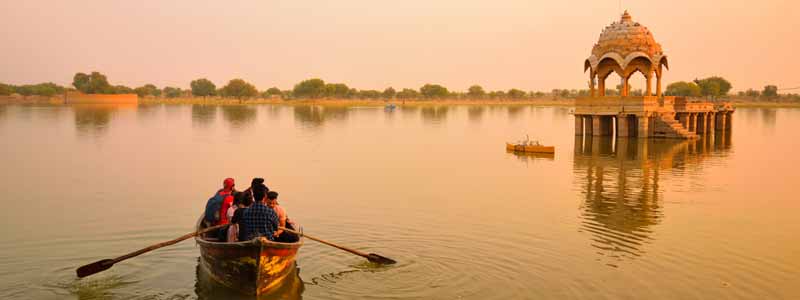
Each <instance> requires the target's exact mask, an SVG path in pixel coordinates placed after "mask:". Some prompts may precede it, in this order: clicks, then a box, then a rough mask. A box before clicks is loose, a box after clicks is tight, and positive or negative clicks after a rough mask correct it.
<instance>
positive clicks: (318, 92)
mask: <svg viewBox="0 0 800 300" xmlns="http://www.w3.org/2000/svg"><path fill="white" fill-rule="evenodd" d="M292 94H294V96H295V97H298V98H311V99H316V98H321V97H322V96H323V95H325V81H323V80H322V79H319V78H312V79H307V80H303V81H301V82H300V83H298V84H296V85H295V86H294V90H292Z"/></svg>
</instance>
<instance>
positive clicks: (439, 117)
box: [422, 106, 450, 124]
mask: <svg viewBox="0 0 800 300" xmlns="http://www.w3.org/2000/svg"><path fill="white" fill-rule="evenodd" d="M449 110H450V107H449V106H426V107H423V108H422V120H423V121H425V122H428V123H432V124H439V123H441V122H442V121H445V120H446V119H447V112H448V111H449Z"/></svg>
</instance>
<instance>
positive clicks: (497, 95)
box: [489, 91, 508, 99]
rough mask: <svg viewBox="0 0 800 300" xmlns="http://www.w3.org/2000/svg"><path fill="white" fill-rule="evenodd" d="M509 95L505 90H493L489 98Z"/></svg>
mask: <svg viewBox="0 0 800 300" xmlns="http://www.w3.org/2000/svg"><path fill="white" fill-rule="evenodd" d="M507 96H508V95H506V92H504V91H491V92H489V99H505V98H506V97H507Z"/></svg>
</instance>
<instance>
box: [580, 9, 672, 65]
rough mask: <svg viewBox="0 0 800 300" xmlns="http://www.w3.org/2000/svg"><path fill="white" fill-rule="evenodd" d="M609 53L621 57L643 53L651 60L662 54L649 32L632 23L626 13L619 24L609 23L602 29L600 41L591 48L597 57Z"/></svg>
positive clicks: (645, 28) (659, 46)
mask: <svg viewBox="0 0 800 300" xmlns="http://www.w3.org/2000/svg"><path fill="white" fill-rule="evenodd" d="M609 52H616V53H617V54H619V55H622V56H627V55H628V54H630V53H633V52H644V53H645V54H647V55H648V56H649V57H651V58H653V57H655V56H656V55H659V54H663V53H662V52H661V45H659V44H658V43H656V40H655V39H654V38H653V34H652V33H650V30H648V29H647V27H644V26H642V25H641V24H639V23H636V22H633V19H632V18H631V15H630V14H628V12H627V11H626V12H625V13H624V14H623V15H622V19H621V20H620V21H619V22H614V23H611V25H608V26H606V28H605V29H603V33H601V34H600V39H599V40H598V41H597V44H595V45H594V48H592V54H594V56H597V57H602V56H603V54H606V53H609Z"/></svg>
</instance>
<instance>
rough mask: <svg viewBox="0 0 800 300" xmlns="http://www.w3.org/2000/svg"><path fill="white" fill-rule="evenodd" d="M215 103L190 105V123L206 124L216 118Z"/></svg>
mask: <svg viewBox="0 0 800 300" xmlns="http://www.w3.org/2000/svg"><path fill="white" fill-rule="evenodd" d="M217 107H218V106H217V105H202V104H193V105H192V124H195V125H200V126H207V125H210V124H211V123H212V122H214V120H216V118H217Z"/></svg>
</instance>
